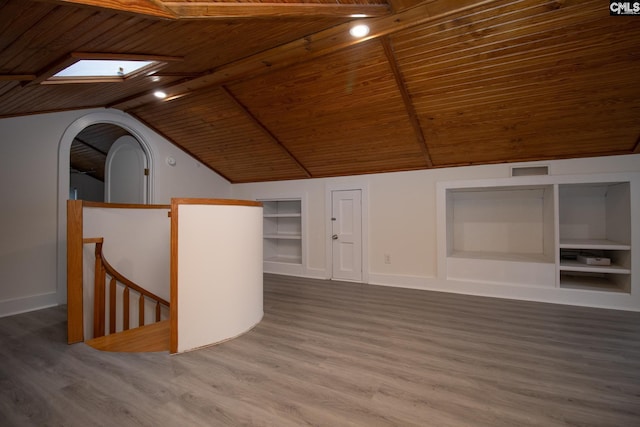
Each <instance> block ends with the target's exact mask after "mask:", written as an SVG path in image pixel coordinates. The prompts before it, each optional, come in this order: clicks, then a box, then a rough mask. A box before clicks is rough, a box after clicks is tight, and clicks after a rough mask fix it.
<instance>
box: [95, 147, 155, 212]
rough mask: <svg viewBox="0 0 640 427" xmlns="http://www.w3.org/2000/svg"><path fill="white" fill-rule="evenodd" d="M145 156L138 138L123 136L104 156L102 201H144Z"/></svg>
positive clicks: (145, 182)
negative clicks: (105, 158)
mask: <svg viewBox="0 0 640 427" xmlns="http://www.w3.org/2000/svg"><path fill="white" fill-rule="evenodd" d="M146 169H147V155H146V154H145V152H144V150H143V149H142V146H140V143H139V142H138V140H137V139H135V138H134V137H132V136H131V135H125V136H122V137H120V138H118V139H117V140H116V142H114V143H113V145H112V146H111V148H110V149H109V153H107V160H106V164H105V177H104V182H105V193H104V199H105V202H110V203H139V204H144V203H146V202H147V175H145V171H146Z"/></svg>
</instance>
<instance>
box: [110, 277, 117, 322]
mask: <svg viewBox="0 0 640 427" xmlns="http://www.w3.org/2000/svg"><path fill="white" fill-rule="evenodd" d="M109 333H110V334H115V333H116V279H115V278H113V277H112V278H111V281H110V282H109Z"/></svg>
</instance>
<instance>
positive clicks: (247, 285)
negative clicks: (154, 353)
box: [171, 199, 263, 353]
mask: <svg viewBox="0 0 640 427" xmlns="http://www.w3.org/2000/svg"><path fill="white" fill-rule="evenodd" d="M197 200H198V199H174V201H173V202H172V214H171V215H172V227H174V228H176V226H177V229H173V230H172V247H173V250H176V249H177V257H176V258H175V259H174V263H175V264H174V266H173V269H172V290H171V292H172V294H171V304H172V305H173V304H176V300H177V316H175V318H176V320H177V337H176V338H177V339H176V340H177V345H175V344H176V343H175V342H174V341H172V352H178V353H181V352H184V351H189V350H193V349H197V348H199V347H204V346H208V345H211V344H216V343H220V342H223V341H226V340H228V339H231V338H234V337H237V336H239V335H241V334H243V333H245V332H247V331H249V330H250V329H252V328H253V327H254V326H255V325H257V324H258V323H259V322H260V320H262V316H263V294H262V207H261V206H260V204H258V203H255V202H243V201H224V200H220V201H219V202H220V203H223V204H207V202H202V203H204V204H198V203H199V202H198V201H197ZM235 202H238V203H242V204H233V203H235ZM208 203H215V201H209V202H208ZM246 203H249V204H251V205H246ZM176 214H177V215H176ZM175 216H177V218H175ZM174 240H175V241H174ZM173 318H174V312H173V311H172V321H173ZM174 327H175V323H172V328H174Z"/></svg>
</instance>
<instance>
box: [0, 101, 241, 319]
mask: <svg viewBox="0 0 640 427" xmlns="http://www.w3.org/2000/svg"><path fill="white" fill-rule="evenodd" d="M95 123H113V124H117V125H120V126H122V127H124V128H126V129H127V130H128V131H130V132H131V133H132V134H133V135H135V136H136V137H137V138H139V139H140V140H142V141H143V142H144V143H145V144H146V146H147V148H148V150H149V151H150V155H151V159H152V177H151V179H152V202H153V203H157V204H160V203H161V204H165V203H169V202H170V200H171V198H172V197H215V198H224V197H229V196H230V193H231V187H230V184H229V183H228V182H227V181H226V180H225V179H223V178H221V177H220V176H219V175H217V174H216V173H214V172H213V171H211V170H210V169H208V168H206V167H204V166H202V165H201V164H200V163H199V162H198V161H197V160H195V159H194V158H192V157H191V156H189V155H188V154H186V153H184V152H183V151H181V150H180V149H179V148H178V147H176V146H175V145H173V144H171V143H170V142H169V141H167V140H166V139H164V138H163V137H161V136H160V135H158V134H157V133H155V132H153V131H152V130H151V129H149V128H147V127H146V126H144V125H142V124H141V123H140V122H138V121H137V120H135V119H133V118H132V117H131V116H129V115H128V114H125V113H123V112H120V111H118V110H105V109H92V110H80V111H70V112H61V113H51V114H40V115H31V116H24V117H14V118H5V119H0V182H1V183H0V189H1V191H0V195H1V196H2V200H3V201H4V203H5V207H4V209H2V212H1V213H0V232H1V233H2V239H0V316H4V315H9V314H14V313H19V312H22V311H28V310H33V309H37V308H42V307H46V306H51V305H55V304H57V303H59V302H61V303H63V302H64V300H65V299H66V285H64V286H62V288H58V287H57V283H58V284H65V283H66V269H65V265H66V253H65V252H64V248H65V247H66V241H65V239H66V234H65V230H66V228H65V227H64V226H63V224H66V223H65V221H66V215H65V211H66V210H65V209H66V207H65V205H64V203H60V202H61V201H62V202H64V200H66V198H67V197H68V194H69V150H70V146H71V142H72V140H73V137H74V136H75V135H77V133H79V132H80V131H81V130H82V129H84V128H85V127H86V126H89V125H91V124H95ZM169 156H171V157H173V158H174V159H175V160H176V165H175V166H169V165H168V164H167V162H166V159H167V157H169ZM59 205H60V206H59ZM58 235H60V236H61V239H60V240H59V241H58ZM57 255H60V257H57Z"/></svg>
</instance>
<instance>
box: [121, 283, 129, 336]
mask: <svg viewBox="0 0 640 427" xmlns="http://www.w3.org/2000/svg"><path fill="white" fill-rule="evenodd" d="M129 309H130V307H129V287H128V286H126V287H125V288H124V293H123V294H122V330H123V331H127V330H129Z"/></svg>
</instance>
